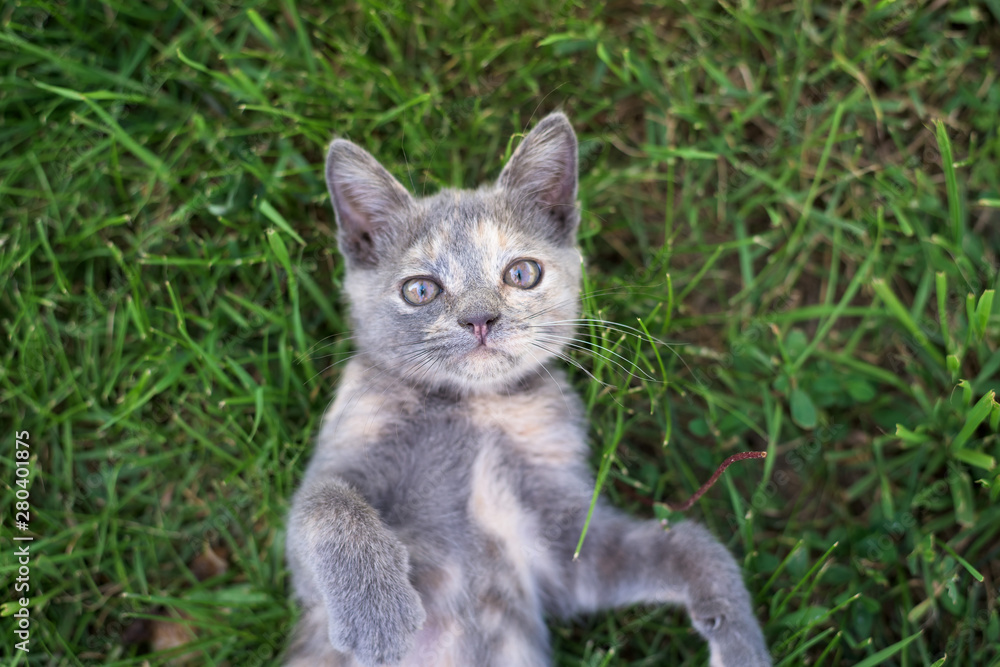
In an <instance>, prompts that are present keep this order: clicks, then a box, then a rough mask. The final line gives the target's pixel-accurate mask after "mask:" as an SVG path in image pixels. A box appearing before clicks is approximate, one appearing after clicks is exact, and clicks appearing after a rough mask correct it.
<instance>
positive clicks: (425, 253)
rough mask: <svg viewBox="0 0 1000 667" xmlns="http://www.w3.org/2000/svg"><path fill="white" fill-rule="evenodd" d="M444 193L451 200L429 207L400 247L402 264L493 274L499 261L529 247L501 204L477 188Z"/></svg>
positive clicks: (462, 275)
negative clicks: (421, 222) (492, 202)
mask: <svg viewBox="0 0 1000 667" xmlns="http://www.w3.org/2000/svg"><path fill="white" fill-rule="evenodd" d="M446 195H447V196H448V198H449V199H450V200H451V201H450V202H449V203H451V204H452V205H451V206H441V205H440V202H433V204H432V205H431V206H429V207H428V208H429V210H428V212H427V213H428V215H427V216H426V217H425V219H424V228H423V229H422V230H421V233H420V234H418V235H417V237H416V239H415V240H414V242H413V244H412V245H411V246H410V247H409V248H407V249H406V250H405V252H404V253H403V258H402V260H403V261H402V263H401V266H400V267H399V268H400V270H402V271H404V272H409V271H414V270H416V271H417V272H425V273H429V274H430V275H432V276H435V277H440V278H441V279H445V280H447V279H450V280H455V281H458V282H465V281H467V280H475V279H477V278H479V277H481V276H482V275H483V273H484V272H488V273H489V274H493V273H495V272H496V267H497V265H498V264H503V263H504V262H506V261H509V260H512V259H514V258H515V257H517V256H520V254H523V253H525V252H528V251H530V250H531V246H532V244H531V239H528V238H527V237H526V236H525V234H524V233H523V232H522V231H521V230H519V229H516V227H515V226H514V225H513V224H512V223H511V220H510V213H509V212H508V211H505V210H503V208H502V207H498V206H490V205H488V202H484V201H482V200H481V197H479V196H478V195H479V193H461V192H454V193H452V192H449V193H446Z"/></svg>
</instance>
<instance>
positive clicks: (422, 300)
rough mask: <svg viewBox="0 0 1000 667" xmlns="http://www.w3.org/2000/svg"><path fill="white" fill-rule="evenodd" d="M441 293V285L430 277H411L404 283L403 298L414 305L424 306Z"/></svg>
mask: <svg viewBox="0 0 1000 667" xmlns="http://www.w3.org/2000/svg"><path fill="white" fill-rule="evenodd" d="M440 293H441V286H440V285H438V284H437V283H436V282H434V281H433V280H431V279H430V278H410V279H409V280H407V281H406V282H405V283H403V300H404V301H406V303H408V304H410V305H412V306H424V305H426V304H428V303H430V302H431V301H433V300H434V299H436V298H437V295H438V294H440Z"/></svg>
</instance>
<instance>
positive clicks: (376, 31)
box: [0, 0, 1000, 667]
mask: <svg viewBox="0 0 1000 667" xmlns="http://www.w3.org/2000/svg"><path fill="white" fill-rule="evenodd" d="M336 4H337V3H330V2H327V3H315V4H313V3H305V2H300V3H296V2H295V1H294V0H284V2H281V3H278V4H275V5H273V6H266V5H259V6H256V7H255V8H254V9H250V8H249V6H245V7H244V6H237V5H235V4H229V3H222V2H209V3H207V4H206V5H205V6H188V5H187V4H185V0H178V1H176V2H168V1H167V0H157V1H156V2H153V3H151V4H149V3H147V4H137V3H127V2H120V1H118V0H113V1H110V2H104V3H84V2H79V1H71V2H69V3H61V4H54V3H41V2H30V1H25V2H21V3H18V4H8V5H5V6H4V9H3V11H2V14H0V17H2V21H0V65H2V74H0V174H3V177H2V181H0V211H2V220H3V222H2V231H0V281H2V290H0V327H2V332H3V343H2V345H0V356H2V363H0V437H2V439H3V443H4V445H3V447H2V448H0V457H2V460H3V467H2V470H3V471H4V473H3V478H2V483H3V484H4V490H3V494H2V498H0V516H2V517H3V524H2V526H3V529H2V530H3V535H4V540H3V541H2V544H3V547H2V556H0V573H2V577H3V580H4V581H5V582H6V581H10V580H13V578H14V576H15V573H16V567H17V564H16V562H15V559H14V556H13V552H14V547H13V546H12V543H11V542H10V541H9V540H8V539H7V537H9V536H10V534H11V532H17V531H14V530H13V526H12V520H13V516H14V512H15V505H14V503H15V497H14V491H15V490H16V489H17V488H19V487H17V486H15V483H16V481H15V480H16V478H15V475H14V472H13V470H14V456H15V454H14V451H15V449H14V432H15V431H21V430H27V431H28V432H29V433H30V452H31V455H32V459H31V478H30V494H31V495H30V503H31V507H32V514H31V524H30V532H31V534H33V535H34V536H35V540H34V542H32V543H31V550H32V554H33V555H34V558H35V559H34V561H33V562H32V565H31V575H30V576H31V584H32V590H31V593H30V595H31V605H30V611H31V614H32V619H33V625H32V626H31V631H32V635H31V649H32V650H31V653H30V654H28V655H25V654H23V653H21V652H17V651H15V650H14V649H13V644H14V641H13V639H14V635H13V628H14V624H13V622H12V621H13V619H11V618H9V617H8V616H9V615H10V614H11V613H12V612H13V611H14V610H15V608H16V605H11V604H8V605H7V606H5V607H3V608H2V609H0V615H2V616H4V618H3V620H2V622H0V627H2V628H3V630H2V631H3V633H4V637H3V641H0V655H2V656H3V659H4V661H5V663H9V664H25V663H26V662H27V663H31V664H39V665H79V664H116V665H117V664H120V665H140V664H145V663H144V661H148V663H149V664H154V665H155V664H166V663H167V661H168V658H169V656H170V655H175V656H176V655H178V654H180V653H185V652H187V651H190V650H196V651H198V652H200V653H202V654H203V656H204V657H203V658H199V659H198V660H197V662H198V663H200V664H211V665H226V664H229V665H254V664H269V663H271V662H272V661H273V660H274V659H275V657H276V656H277V655H278V654H279V652H280V650H281V647H282V646H283V643H284V640H285V636H286V634H287V632H288V630H289V628H290V625H291V623H292V613H291V607H290V605H289V602H288V600H287V595H288V580H287V574H286V570H285V565H284V559H283V555H282V551H283V544H284V533H283V525H284V523H283V517H284V514H285V512H286V510H287V507H288V501H289V497H290V495H291V493H292V492H293V490H294V488H295V486H296V481H297V479H298V478H299V476H300V475H301V473H302V471H303V469H304V465H305V462H306V460H307V458H308V456H309V453H310V450H311V445H312V438H313V434H314V433H315V431H316V427H317V424H318V420H319V418H320V416H321V414H322V411H323V409H324V407H325V406H326V404H327V402H328V400H329V398H330V392H331V389H332V387H333V386H334V383H335V381H336V378H337V373H338V368H339V367H337V366H333V367H331V366H330V364H331V363H332V361H333V360H335V359H336V358H338V357H336V356H333V355H340V354H342V353H344V352H345V351H347V350H348V343H347V341H346V340H345V339H344V338H343V337H342V336H339V335H340V334H342V333H343V332H344V331H345V330H346V328H345V327H346V323H345V319H344V312H343V307H342V305H341V299H340V296H339V288H340V284H341V283H340V281H341V275H342V262H341V260H340V258H339V256H338V255H337V254H336V252H335V243H334V227H333V225H334V223H333V216H332V213H331V211H330V210H329V206H328V200H327V195H326V192H325V188H324V186H323V180H322V174H321V160H322V157H323V152H324V148H325V145H326V144H327V143H328V141H329V140H330V138H331V137H332V136H334V135H340V136H346V137H349V138H351V139H353V140H355V141H357V142H359V143H361V144H363V145H364V146H365V147H367V148H368V149H369V150H370V151H371V152H372V153H373V154H375V155H376V156H378V157H379V158H380V159H381V160H382V161H383V162H384V163H385V164H387V165H389V166H390V168H391V169H392V170H393V171H394V172H395V173H396V174H397V176H399V177H400V178H401V180H402V181H403V182H404V183H406V184H408V185H410V186H412V187H413V189H414V190H416V191H417V192H418V193H419V192H433V191H434V190H436V189H437V188H439V187H441V186H445V185H460V186H473V185H475V184H477V183H479V182H481V181H483V180H486V179H490V178H494V177H495V176H496V175H497V174H498V173H499V169H500V166H501V163H502V158H503V157H504V156H505V155H506V154H508V152H509V150H510V149H511V147H512V146H513V145H515V142H516V135H517V134H518V133H519V132H521V131H522V130H523V129H525V128H526V127H529V126H530V125H531V124H532V123H533V122H534V121H535V120H537V119H538V118H539V117H541V115H542V114H543V113H545V112H547V111H549V110H552V109H555V108H563V109H565V110H566V111H567V112H568V113H569V114H570V117H571V119H572V121H573V123H574V125H575V127H576V129H577V131H578V133H579V135H580V139H581V155H582V159H581V200H582V204H583V207H584V210H585V213H584V222H583V225H582V230H581V235H580V242H581V245H582V248H583V250H584V253H585V255H586V257H587V259H588V287H589V289H592V290H594V291H595V292H596V294H595V295H594V296H593V297H592V298H590V299H588V301H587V303H588V308H589V309H590V310H591V312H593V313H600V314H601V315H602V316H604V317H607V318H608V319H613V320H615V321H617V322H620V323H622V324H627V325H629V326H634V327H636V328H644V329H647V330H648V332H649V334H650V335H651V336H653V337H656V338H661V339H667V340H669V341H671V342H672V343H675V344H674V345H671V346H652V345H650V344H648V343H646V344H643V345H639V346H637V345H636V341H635V340H634V339H632V338H628V339H625V340H622V341H619V338H618V337H617V336H616V335H615V334H614V333H613V332H610V331H609V332H604V335H606V336H607V342H608V343H610V344H618V347H617V348H615V349H616V352H618V353H620V354H622V355H623V356H625V357H626V359H628V360H629V362H630V364H631V363H634V364H636V365H637V366H638V368H640V369H646V370H647V371H648V372H650V373H652V374H653V375H654V376H655V377H657V378H659V379H660V380H664V379H665V380H666V381H665V382H659V381H657V382H650V381H644V380H642V379H639V378H636V377H632V378H631V379H630V377H629V375H628V374H627V373H625V372H623V371H622V370H620V369H617V368H615V367H614V365H612V364H610V363H609V361H607V360H606V359H602V358H600V357H598V358H591V357H590V356H588V355H585V354H581V355H579V360H580V362H581V363H583V364H584V365H585V367H587V368H588V369H589V370H590V371H592V372H593V373H594V374H595V375H596V376H597V378H598V379H600V380H601V381H603V382H607V383H609V384H612V385H614V386H615V387H616V388H615V389H608V388H605V387H602V386H601V385H600V384H598V383H596V382H593V381H591V380H590V379H589V378H588V377H587V376H586V375H585V374H583V373H582V372H577V371H574V376H573V377H574V378H575V381H576V383H577V385H578V387H579V389H580V391H581V392H582V394H583V396H584V397H585V400H586V401H587V402H588V405H589V406H590V416H591V430H590V433H591V443H592V451H593V453H594V454H593V464H594V469H595V471H597V470H602V471H603V472H605V474H606V477H605V482H604V485H603V486H604V488H603V491H604V492H606V493H608V494H609V495H610V497H611V498H612V499H613V500H614V502H615V503H617V504H619V505H621V506H624V507H627V508H629V509H630V510H631V511H633V512H634V513H636V514H640V515H646V516H653V515H654V514H655V515H658V516H668V515H669V512H667V511H666V510H665V506H664V505H663V504H662V503H665V502H671V501H680V500H682V499H684V498H686V497H687V496H688V495H689V494H690V493H692V492H693V491H694V490H695V489H697V488H698V486H699V485H700V484H701V482H702V481H704V480H705V479H707V478H708V476H709V475H710V474H711V472H712V471H713V470H714V468H715V466H716V465H717V464H718V463H719V462H721V461H722V459H723V458H725V457H726V456H728V455H729V454H732V453H734V452H736V451H741V450H746V449H761V450H766V451H767V452H768V453H769V456H768V458H767V459H766V460H765V461H764V462H759V461H749V462H743V463H740V464H737V465H735V466H734V467H732V468H731V469H730V470H729V471H728V472H727V473H726V475H725V476H724V477H723V479H722V481H720V483H719V484H717V485H716V486H715V487H714V488H713V489H712V490H711V491H710V492H709V493H708V494H707V495H706V496H705V497H704V498H703V499H701V500H700V501H699V502H698V503H697V504H696V505H695V507H694V508H692V509H691V510H690V511H689V512H687V513H686V516H688V517H690V518H693V519H697V520H700V521H703V522H705V523H706V524H707V525H708V526H709V527H710V528H711V529H712V530H713V531H714V532H715V533H716V534H717V535H719V536H720V537H721V539H722V540H723V541H724V542H726V543H727V544H728V545H729V546H730V547H731V548H732V549H733V551H734V552H735V553H736V554H738V555H739V557H740V558H741V559H742V563H743V565H744V568H745V572H746V578H747V581H748V584H749V586H750V588H751V590H752V591H753V592H754V593H755V595H756V596H757V602H758V611H759V615H760V617H761V618H762V619H763V620H764V621H765V625H766V627H765V631H766V634H767V636H768V639H769V642H770V644H771V646H772V647H773V650H774V654H775V656H776V659H777V662H778V664H782V665H799V664H813V665H827V666H835V665H852V664H860V665H891V666H900V667H904V666H916V665H932V664H942V663H941V662H940V659H941V658H943V657H944V656H945V654H946V653H947V659H946V660H945V662H944V663H943V664H945V665H976V666H979V665H991V664H996V663H997V661H998V659H1000V652H998V649H997V646H998V645H1000V618H998V611H997V604H998V603H997V598H998V593H1000V589H998V585H1000V584H998V582H1000V505H998V502H997V501H998V496H1000V477H998V468H997V464H996V461H997V459H998V458H1000V437H998V423H997V422H998V420H1000V407H998V405H997V402H996V399H995V394H994V392H996V391H998V390H1000V303H998V301H1000V300H995V299H993V294H994V291H995V290H996V288H997V287H998V282H1000V278H998V273H1000V189H998V183H1000V133H998V124H1000V120H998V118H1000V116H998V114H997V109H998V108H1000V81H998V79H997V77H996V67H995V63H996V53H997V52H998V50H1000V42H998V38H997V35H998V34H1000V30H998V22H1000V3H998V2H997V1H996V0H985V1H984V2H982V3H965V2H952V3H929V4H928V5H927V6H924V5H923V3H921V4H920V6H918V3H909V2H903V1H902V0H900V1H897V2H874V1H872V2H867V3H866V2H847V3H845V4H843V5H841V4H840V3H829V4H823V3H808V2H807V3H777V2H743V3H728V4H726V5H725V6H719V5H717V4H715V3H711V2H703V1H691V2H685V3H681V2H667V3H666V4H665V6H664V7H652V6H645V5H640V4H639V3H624V2H622V3H609V4H608V5H607V6H606V7H604V8H603V10H602V11H598V10H597V9H590V8H588V7H589V5H590V3H583V2H578V3H573V2H568V3H562V4H560V3H556V4H554V5H553V6H552V7H549V8H545V7H543V6H541V5H538V6H535V5H531V6H528V5H525V6H521V5H520V4H519V3H500V5H499V6H498V7H494V6H492V5H489V4H484V3H473V4H472V5H471V6H469V7H465V6H464V4H463V3H455V5H454V6H452V5H450V4H437V3H427V4H426V5H424V6H420V7H418V8H414V7H415V6H414V5H411V4H410V3H403V2H388V3H366V4H363V5H357V4H351V5H350V6H349V7H348V8H346V9H344V8H339V7H336V6H335V5H336ZM640 320H641V325H640ZM598 333H601V332H598ZM664 372H665V373H664ZM664 375H665V377H664ZM8 443H9V446H8ZM653 503H658V504H653ZM206 554H213V555H214V556H213V557H211V558H210V557H209V556H206ZM218 558H221V559H222V560H223V561H225V563H226V567H225V568H224V569H221V568H218V567H215V568H211V567H207V566H206V563H210V562H213V561H214V560H217V559H218ZM4 591H5V597H4V598H3V600H2V601H0V602H7V603H10V602H12V601H13V598H14V597H15V596H14V593H13V591H12V589H11V587H9V586H5V588H4ZM157 618H159V619H160V621H158V622H152V620H153V619H157ZM170 620H174V621H177V623H176V626H177V627H180V628H184V627H189V628H191V629H192V630H193V637H192V639H193V642H194V643H192V644H188V645H187V646H184V647H183V648H180V649H175V650H174V652H173V653H172V654H171V653H156V654H150V653H149V651H150V650H151V646H150V643H149V642H148V641H145V640H144V637H145V638H147V639H148V637H147V636H148V634H149V630H150V628H160V629H162V628H163V627H165V626H166V625H167V624H168V623H169V622H170ZM553 635H554V643H555V653H556V656H557V657H556V663H557V664H558V665H560V666H569V665H581V664H584V665H664V664H678V665H679V664H692V665H697V664H705V662H706V659H707V654H706V650H705V648H704V646H703V644H702V643H701V642H700V640H699V639H698V638H697V637H696V636H695V635H694V634H693V633H692V631H691V630H690V628H689V625H688V623H687V621H686V619H685V618H684V616H683V614H681V613H679V612H677V611H675V610H670V609H631V610H622V611H619V612H616V613H607V614H599V615H596V616H592V617H588V618H585V619H581V620H580V621H579V622H577V623H574V624H565V625H557V626H554V627H553Z"/></svg>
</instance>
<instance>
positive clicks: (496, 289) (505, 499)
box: [286, 113, 771, 667]
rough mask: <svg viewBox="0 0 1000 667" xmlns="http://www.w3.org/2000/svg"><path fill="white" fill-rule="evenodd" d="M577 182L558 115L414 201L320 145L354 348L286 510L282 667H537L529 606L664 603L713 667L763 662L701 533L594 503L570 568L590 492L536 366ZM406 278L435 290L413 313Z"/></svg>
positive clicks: (534, 619)
mask: <svg viewBox="0 0 1000 667" xmlns="http://www.w3.org/2000/svg"><path fill="white" fill-rule="evenodd" d="M576 171H577V143H576V136H575V134H574V133H573V129H572V127H571V126H570V124H569V121H568V120H567V119H566V117H565V116H564V115H562V114H559V113H556V114H552V115H550V116H548V117H547V118H545V119H544V120H542V121H541V122H540V123H539V124H538V126H537V127H535V129H534V130H533V131H532V132H531V133H530V134H529V135H528V136H527V137H526V138H525V139H524V141H523V142H522V143H521V145H520V147H519V148H518V149H517V151H516V152H515V153H514V155H513V156H512V157H511V159H510V162H509V163H508V164H507V166H506V167H505V168H504V170H503V173H502V174H501V175H500V178H499V180H498V181H497V183H496V184H494V185H491V186H484V187H482V188H480V189H479V190H476V191H466V190H443V191H441V192H440V193H438V194H436V195H434V196H433V197H427V198H423V199H416V198H414V197H412V196H411V195H410V194H409V193H408V192H407V191H406V189H405V188H403V186H402V185H400V184H399V183H398V182H397V181H396V180H395V179H394V178H393V177H392V176H391V175H390V174H389V172H387V171H386V170H385V169H384V168H383V167H382V166H381V165H380V164H379V163H378V162H376V161H375V159H374V158H373V157H372V156H371V155H369V154H368V153H367V152H365V151H364V150H362V149H361V148H359V147H358V146H356V145H354V144H352V143H351V142H349V141H344V140H340V139H338V140H336V141H334V142H333V144H332V145H331V146H330V152H329V155H328V157H327V164H326V178H327V185H328V187H329V189H330V194H331V197H332V200H333V206H334V209H335V211H336V214H337V221H338V225H339V244H340V249H341V252H342V253H343V254H344V256H345V258H346V260H347V270H346V275H345V280H344V292H345V293H346V294H347V296H348V299H349V301H350V307H351V317H352V320H353V323H354V330H355V342H356V346H357V350H358V356H357V357H356V358H354V359H352V360H351V361H350V362H349V363H348V364H347V366H346V368H345V370H344V373H343V377H342V379H341V382H340V389H339V390H338V392H337V398H336V400H335V401H334V403H333V404H332V406H331V407H330V409H329V410H328V412H327V413H326V415H325V417H324V420H323V425H322V427H321V431H320V434H319V439H318V442H317V446H316V452H315V455H314V457H313V459H312V462H311V463H310V465H309V469H308V471H307V472H306V477H305V480H304V481H303V483H302V486H301V488H300V489H299V490H298V492H297V493H296V495H295V499H294V502H293V507H292V511H291V515H290V517H289V522H288V558H289V564H290V567H291V570H292V574H293V581H294V586H295V592H296V594H297V597H298V598H299V600H300V601H301V604H302V607H303V614H302V619H301V622H300V624H299V627H298V629H297V633H296V636H295V638H294V640H293V642H292V645H291V646H290V648H289V650H288V654H287V656H286V661H287V664H288V665H296V666H300V665H301V666H307V665H308V666H313V665H336V666H338V667H347V666H352V667H353V666H357V665H364V666H371V665H406V666H407V667H417V666H421V667H424V666H426V667H439V666H450V667H491V666H496V667H534V666H539V667H540V666H542V665H548V664H550V660H551V658H550V651H549V638H548V632H547V629H546V626H545V621H544V617H545V616H546V615H552V616H557V617H568V616H573V615H576V614H580V613H585V612H591V611H594V610H598V609H603V608H606V607H617V606H622V605H633V604H639V603H663V602H667V603H674V604H681V605H684V606H685V607H686V608H687V610H688V612H689V613H690V615H691V619H692V623H693V625H694V627H695V628H696V629H697V630H698V631H699V632H700V633H701V634H702V635H703V636H704V637H705V638H706V639H707V640H708V642H709V645H710V647H711V656H712V657H711V664H712V665H726V666H727V667H737V666H738V667H757V666H760V665H769V664H770V662H771V661H770V657H769V655H768V651H767V648H766V646H765V644H764V638H763V636H762V634H761V631H760V628H759V627H758V625H757V621H756V620H755V618H754V616H753V612H752V610H751V603H750V597H749V595H748V594H747V591H746V588H745V587H744V585H743V581H742V579H741V577H740V571H739V568H738V567H737V565H736V563H735V562H734V561H733V559H732V557H731V556H730V555H729V553H728V552H727V551H726V549H725V548H724V547H723V546H722V545H720V544H719V543H718V542H717V541H716V540H715V539H714V538H713V537H712V536H711V535H709V533H708V532H707V531H706V530H705V529H704V528H702V527H701V526H699V525H697V524H695V523H692V522H685V523H681V524H680V525H677V526H673V527H672V528H670V529H669V530H664V529H663V528H662V527H661V526H660V524H659V523H658V522H656V521H639V520H636V519H633V518H631V517H629V516H627V515H625V514H623V513H622V512H620V511H617V510H615V509H614V508H612V507H610V506H608V505H606V504H599V505H598V507H597V509H596V510H595V512H594V516H593V519H592V522H591V525H590V529H589V532H588V533H587V538H586V541H585V542H584V545H583V550H582V552H581V554H580V557H579V559H578V560H575V561H574V560H573V550H574V548H575V546H576V543H577V540H578V538H579V536H580V532H581V529H582V527H583V522H584V519H585V517H586V514H587V509H588V506H589V503H590V498H591V494H592V492H593V480H592V477H591V474H590V471H589V469H588V465H587V453H588V452H587V445H586V425H585V423H584V419H583V414H582V409H581V404H580V401H579V399H578V398H577V397H576V395H575V394H574V393H573V392H572V390H571V388H570V386H569V385H568V384H567V382H566V380H565V378H564V376H563V373H562V372H561V371H560V370H559V368H558V367H556V365H554V364H553V360H554V359H555V357H556V353H557V352H560V351H561V350H562V349H563V348H564V347H565V346H564V342H565V341H566V340H567V337H569V336H572V332H573V328H574V327H573V324H572V322H571V321H572V320H573V319H574V318H577V317H578V316H579V301H578V291H579V284H580V271H581V268H580V263H581V258H580V254H579V251H578V250H577V248H576V245H575V233H576V229H577V224H578V221H579V214H578V211H577V209H576V205H575V203H576V188H577V174H576ZM520 258H530V259H532V260H534V261H536V262H537V263H538V264H539V265H540V266H541V267H542V278H541V281H540V282H539V283H538V285H537V286H535V287H534V288H532V289H521V288H519V287H515V286H511V285H510V284H507V283H505V282H504V275H505V271H506V270H507V268H508V267H509V266H510V264H511V263H512V262H514V261H515V260H518V259H520ZM414 276H424V277H427V278H432V279H433V280H434V281H435V282H436V283H437V284H439V285H440V286H441V287H442V288H443V290H442V292H441V293H440V295H439V296H438V297H437V298H436V299H434V300H432V301H430V302H429V303H427V304H425V305H421V306H414V305H410V304H409V303H407V302H406V301H404V299H403V297H402V294H401V288H402V285H403V284H404V283H405V282H406V281H407V279H409V278H411V277H414ZM475 322H478V324H476V325H474V324H473V323H475ZM484 326H485V327H486V329H487V330H488V333H487V334H486V336H485V339H483V340H485V344H483V343H481V339H480V337H479V335H478V333H474V330H477V331H478V332H479V333H481V332H482V331H483V327H484Z"/></svg>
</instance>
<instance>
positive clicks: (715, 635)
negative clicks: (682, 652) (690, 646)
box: [690, 600, 771, 667]
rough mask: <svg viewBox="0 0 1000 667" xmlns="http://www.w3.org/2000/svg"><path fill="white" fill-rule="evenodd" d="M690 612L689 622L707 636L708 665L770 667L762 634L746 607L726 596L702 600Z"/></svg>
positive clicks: (719, 666) (720, 666)
mask: <svg viewBox="0 0 1000 667" xmlns="http://www.w3.org/2000/svg"><path fill="white" fill-rule="evenodd" d="M736 607H742V605H737V606H736ZM690 612H691V624H692V625H693V626H694V628H695V630H697V631H698V632H699V633H701V635H702V636H703V637H705V639H707V640H708V645H709V648H710V649H711V653H712V658H711V662H710V663H709V664H710V666H711V667H771V654H770V652H769V651H768V650H767V644H766V643H765V642H764V634H763V633H762V632H761V630H760V626H759V625H758V624H757V619H756V618H754V616H753V614H752V613H751V612H750V610H749V609H739V608H734V606H733V605H731V604H729V601H726V600H705V601H701V602H699V603H698V604H696V605H693V606H692V607H691V610H690Z"/></svg>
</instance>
